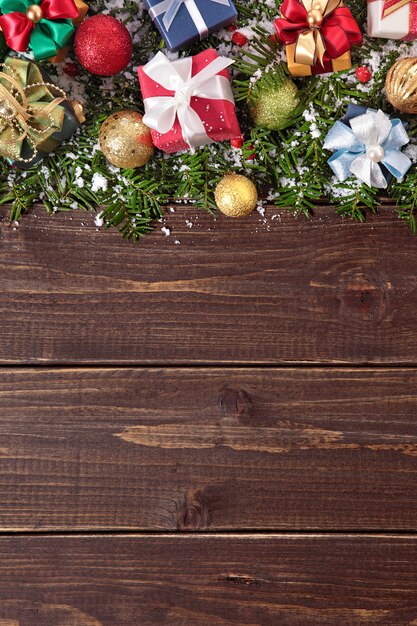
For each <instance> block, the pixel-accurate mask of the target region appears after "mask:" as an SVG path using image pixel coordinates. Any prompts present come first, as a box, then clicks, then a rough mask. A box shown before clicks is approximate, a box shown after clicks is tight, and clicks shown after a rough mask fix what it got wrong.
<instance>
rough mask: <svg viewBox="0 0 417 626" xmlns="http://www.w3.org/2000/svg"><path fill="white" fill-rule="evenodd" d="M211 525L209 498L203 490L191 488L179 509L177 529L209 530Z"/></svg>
mask: <svg viewBox="0 0 417 626" xmlns="http://www.w3.org/2000/svg"><path fill="white" fill-rule="evenodd" d="M209 526H210V511H209V506H208V499H207V498H206V497H205V496H204V495H203V494H202V493H201V491H196V490H193V489H190V490H189V491H187V493H186V494H185V498H184V502H183V503H182V504H181V505H180V506H179V507H178V510H177V530H191V531H192V530H207V528H208V527H209Z"/></svg>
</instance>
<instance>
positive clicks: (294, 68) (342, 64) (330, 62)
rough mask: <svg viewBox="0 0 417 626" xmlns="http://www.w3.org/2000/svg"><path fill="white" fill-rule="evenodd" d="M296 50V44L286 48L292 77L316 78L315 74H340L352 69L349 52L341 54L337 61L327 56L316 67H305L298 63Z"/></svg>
mask: <svg viewBox="0 0 417 626" xmlns="http://www.w3.org/2000/svg"><path fill="white" fill-rule="evenodd" d="M295 48H296V44H295V43H292V44H289V45H288V46H286V47H285V52H286V55H287V65H288V70H289V72H290V74H291V75H292V76H314V75H315V74H327V73H328V72H340V71H342V70H348V69H350V68H351V67H352V59H351V56H350V52H349V51H347V52H345V53H344V54H341V55H340V56H339V57H336V58H335V59H331V58H330V57H329V55H328V54H325V55H324V57H323V61H322V62H319V61H317V63H316V64H315V65H305V64H303V63H296V61H295Z"/></svg>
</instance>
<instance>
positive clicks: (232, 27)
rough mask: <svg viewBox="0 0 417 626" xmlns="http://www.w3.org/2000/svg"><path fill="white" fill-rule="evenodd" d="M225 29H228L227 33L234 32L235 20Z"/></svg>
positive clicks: (235, 28)
mask: <svg viewBox="0 0 417 626" xmlns="http://www.w3.org/2000/svg"><path fill="white" fill-rule="evenodd" d="M226 30H227V31H229V33H234V32H235V30H237V24H236V22H233V24H229V26H228V27H227V28H226Z"/></svg>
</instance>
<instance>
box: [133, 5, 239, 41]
mask: <svg viewBox="0 0 417 626" xmlns="http://www.w3.org/2000/svg"><path fill="white" fill-rule="evenodd" d="M144 2H145V5H146V7H147V8H148V11H149V15H150V16H151V18H152V20H153V21H154V23H155V26H156V27H157V29H158V30H159V32H160V33H161V35H162V37H163V38H164V40H165V43H166V46H167V48H168V50H171V52H175V51H176V50H179V49H180V48H185V47H187V46H189V45H190V44H192V43H194V42H195V41H200V40H201V39H205V38H206V37H208V35H210V34H211V33H214V32H215V31H216V30H220V29H221V28H223V27H224V26H227V25H228V24H231V23H232V22H235V21H236V18H237V11H236V9H235V7H234V5H233V2H232V0H162V2H161V0H144Z"/></svg>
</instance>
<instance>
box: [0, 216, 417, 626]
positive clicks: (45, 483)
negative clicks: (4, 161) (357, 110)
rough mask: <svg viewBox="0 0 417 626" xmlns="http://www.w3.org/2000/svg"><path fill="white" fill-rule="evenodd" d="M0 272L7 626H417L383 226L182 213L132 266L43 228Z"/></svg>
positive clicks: (408, 451)
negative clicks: (234, 217)
mask: <svg viewBox="0 0 417 626" xmlns="http://www.w3.org/2000/svg"><path fill="white" fill-rule="evenodd" d="M190 226H191V227H190ZM161 227H166V228H169V229H170V235H169V236H165V235H164V233H163V232H162V231H161ZM165 232H168V231H165ZM0 270H1V271H0V626H246V625H247V626H286V625H287V624H288V625H293V624H294V625H297V626H298V625H299V626H310V625H314V626H369V625H372V626H375V625H377V626H403V625H411V626H417V535H416V532H417V522H416V520H417V498H416V495H417V494H416V484H417V481H416V474H417V367H416V366H417V238H416V237H413V236H412V235H411V234H410V233H409V231H408V230H407V228H406V227H405V226H404V224H402V223H401V222H399V221H398V220H397V218H396V217H395V215H394V214H393V213H392V212H391V210H390V209H389V207H384V208H382V210H381V213H380V215H379V216H377V217H371V218H370V219H369V221H368V222H367V223H366V224H361V225H359V224H354V223H352V222H349V221H344V220H341V219H340V218H338V217H336V216H335V215H334V211H333V209H331V208H329V207H319V208H318V209H317V211H316V215H315V217H314V218H313V219H312V220H311V221H307V220H304V219H295V218H294V217H293V216H290V215H287V214H285V213H284V212H281V213H280V212H279V211H277V210H276V209H274V208H273V207H267V208H266V214H265V218H264V217H262V216H260V215H259V214H257V213H255V214H253V215H251V216H250V217H249V218H248V219H246V220H237V221H235V220H230V219H229V220H227V219H226V218H222V217H220V218H218V219H217V220H216V221H214V220H213V218H212V217H210V216H209V215H205V214H203V213H201V212H199V213H196V211H195V210H193V209H192V208H190V207H182V208H181V207H176V209H175V211H174V212H173V213H171V212H168V217H167V218H166V219H165V220H164V222H163V223H161V224H159V225H158V229H157V231H156V232H155V233H154V234H153V235H150V236H148V237H147V238H145V240H144V241H142V242H141V243H140V244H134V243H129V242H123V241H122V240H121V239H120V238H119V235H118V234H117V233H116V232H111V231H105V230H103V229H102V230H101V231H98V230H96V228H95V227H94V224H93V219H92V216H91V215H87V214H85V215H84V214H80V213H77V212H74V213H71V214H67V215H58V216H55V217H54V218H47V217H46V216H45V214H44V211H43V210H42V209H36V210H35V211H33V212H32V213H30V214H29V215H27V216H26V217H25V218H24V219H22V221H21V224H20V225H14V224H11V225H9V224H8V222H7V220H3V221H2V222H0ZM238 366H239V367H238ZM167 531H170V532H169V533H167ZM208 531H210V532H208ZM164 533H167V534H164ZM364 533H366V534H364Z"/></svg>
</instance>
